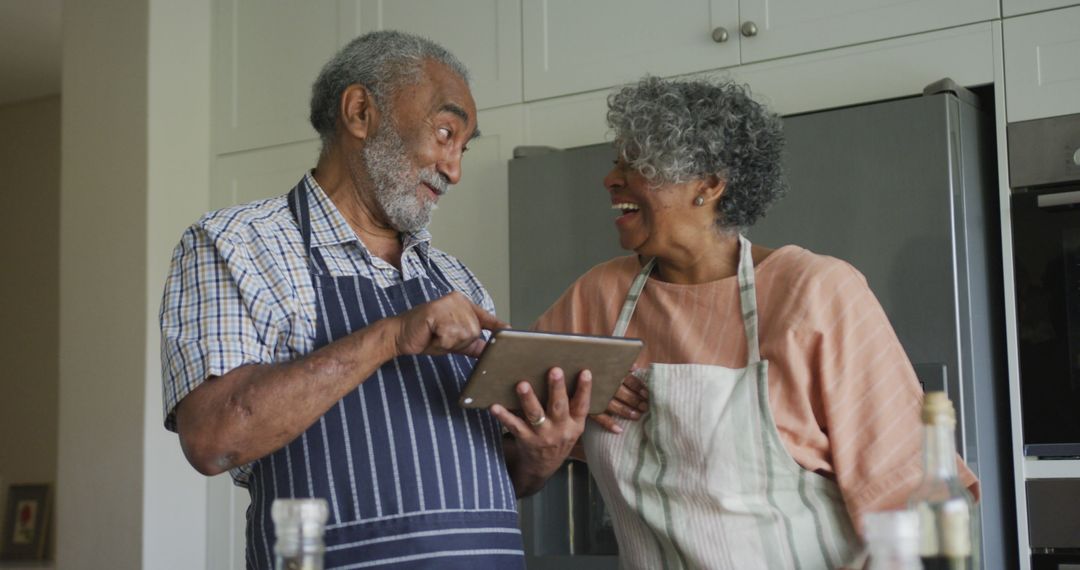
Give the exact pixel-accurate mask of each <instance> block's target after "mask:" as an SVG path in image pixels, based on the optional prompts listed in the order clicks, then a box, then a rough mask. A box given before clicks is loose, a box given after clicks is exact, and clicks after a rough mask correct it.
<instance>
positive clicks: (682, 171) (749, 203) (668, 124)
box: [607, 77, 787, 230]
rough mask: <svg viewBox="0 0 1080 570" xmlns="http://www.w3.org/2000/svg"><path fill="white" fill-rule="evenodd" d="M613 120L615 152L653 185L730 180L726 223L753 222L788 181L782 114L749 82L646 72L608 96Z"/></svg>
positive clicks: (722, 210) (720, 209)
mask: <svg viewBox="0 0 1080 570" xmlns="http://www.w3.org/2000/svg"><path fill="white" fill-rule="evenodd" d="M607 121H608V125H609V126H610V127H611V128H612V130H614V131H615V150H616V152H618V154H619V156H620V157H621V158H622V159H623V160H624V161H626V163H627V164H628V165H630V167H632V168H634V169H635V170H637V171H638V172H639V173H641V175H642V176H643V177H645V179H646V180H648V181H649V182H650V184H651V185H653V186H663V185H666V184H678V183H681V182H687V181H690V180H694V179H705V178H708V177H709V176H716V177H718V178H719V179H720V180H724V181H726V182H727V187H726V189H725V190H724V193H723V195H722V196H721V198H720V200H719V202H718V205H717V212H716V213H717V225H718V226H719V228H720V229H727V230H733V229H742V228H748V227H750V226H752V225H753V224H754V222H756V221H757V220H758V219H759V218H761V217H762V216H763V215H764V214H765V211H766V210H767V209H768V208H769V206H771V205H772V204H773V203H774V202H775V201H776V200H777V199H779V198H780V196H782V195H783V193H784V191H785V189H786V188H787V185H786V183H785V181H784V177H783V172H782V166H781V158H782V153H783V149H784V135H783V131H782V128H781V124H780V117H778V116H777V115H776V114H775V113H773V112H772V111H770V110H769V109H768V108H766V107H765V106H764V105H762V104H760V103H758V102H756V101H754V99H753V98H752V97H751V95H750V89H749V88H748V87H746V86H745V85H741V84H739V83H736V82H734V81H731V80H727V79H717V78H711V79H674V80H669V79H660V78H657V77H646V78H645V79H642V80H641V81H639V82H638V83H636V84H633V85H628V86H625V87H623V88H622V89H620V90H618V91H616V92H615V93H613V94H611V95H610V96H609V97H608V113H607Z"/></svg>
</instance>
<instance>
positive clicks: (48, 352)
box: [0, 97, 60, 512]
mask: <svg viewBox="0 0 1080 570" xmlns="http://www.w3.org/2000/svg"><path fill="white" fill-rule="evenodd" d="M0 134H2V136H0V196H3V201H4V208H3V210H4V221H3V223H0V243H3V244H6V245H5V247H3V248H0V267H2V268H3V270H2V271H3V276H4V277H3V278H2V279H0V323H3V326H2V327H0V362H3V363H4V372H3V373H2V374H0V482H2V483H3V487H2V488H0V491H2V492H0V506H2V505H3V504H4V502H5V500H6V499H7V486H8V485H9V484H11V483H53V482H55V481H56V425H57V378H58V371H57V366H58V364H57V363H58V360H57V358H58V354H59V350H58V348H57V341H58V340H59V339H58V335H59V332H58V327H59V301H60V293H59V289H58V287H59V277H58V271H59V263H60V261H59V255H60V244H59V240H60V233H59V223H60V220H59V216H60V98H59V97H48V98H44V99H37V100H33V101H27V102H20V103H13V104H9V105H3V106H0ZM0 512H3V511H0Z"/></svg>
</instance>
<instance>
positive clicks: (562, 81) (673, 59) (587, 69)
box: [521, 0, 739, 101]
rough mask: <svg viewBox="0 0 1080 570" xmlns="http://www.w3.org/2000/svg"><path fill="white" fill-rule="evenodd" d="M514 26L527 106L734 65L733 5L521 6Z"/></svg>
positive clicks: (710, 0) (648, 1)
mask: <svg viewBox="0 0 1080 570" xmlns="http://www.w3.org/2000/svg"><path fill="white" fill-rule="evenodd" d="M521 21H522V41H523V42H524V43H523V47H522V52H523V53H522V55H523V61H524V73H525V99H526V100H530V101H531V100H536V99H544V98H547V97H554V96H557V95H565V94H568V93H577V92H582V91H589V90H593V89H599V88H602V87H610V86H612V85H618V84H620V83H625V82H628V81H634V80H636V79H638V78H640V77H641V76H642V75H645V74H646V73H650V72H651V73H654V74H656V75H679V74H683V73H690V72H693V71H700V70H703V69H716V68H721V67H730V66H732V65H738V63H739V40H738V38H739V33H738V27H739V3H738V0H695V1H693V2H663V1H659V0H635V1H625V0H590V1H589V2H575V1H574V0H524V4H523V6H522V18H521ZM713 32H716V39H715V40H714V36H713ZM724 34H726V36H725V35H724ZM721 40H723V41H721Z"/></svg>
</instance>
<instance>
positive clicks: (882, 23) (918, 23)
mask: <svg viewBox="0 0 1080 570" xmlns="http://www.w3.org/2000/svg"><path fill="white" fill-rule="evenodd" d="M739 5H740V8H741V12H740V16H741V18H742V20H741V22H740V24H741V26H744V27H750V26H751V25H752V26H753V27H754V28H756V31H755V32H754V33H753V35H748V33H749V32H747V33H744V34H743V35H742V38H741V39H742V41H741V47H742V61H743V63H748V62H753V61H761V60H766V59H773V58H778V57H784V56H787V55H794V54H798V53H807V52H811V51H817V50H822V49H828V48H833V47H839V46H844V45H852V44H857V43H863V42H870V41H874V40H882V39H886V38H892V37H897V36H904V35H908V34H916V33H919V32H926V31H930V30H938V29H943V28H949V27H952V26H959V25H962V24H969V23H973V22H982V21H987V20H991V19H993V18H996V17H997V16H998V0H948V1H945V2H942V1H941V0H742V1H741V2H740V4H739ZM743 31H745V30H743Z"/></svg>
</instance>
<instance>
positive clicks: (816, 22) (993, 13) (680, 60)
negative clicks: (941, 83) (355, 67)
mask: <svg viewBox="0 0 1080 570" xmlns="http://www.w3.org/2000/svg"><path fill="white" fill-rule="evenodd" d="M998 14H999V9H998V4H997V0H955V1H951V2H946V3H941V2H938V1H936V0H908V1H906V2H874V3H872V4H869V5H868V4H867V3H866V2H864V1H860V0H815V1H813V2H807V1H805V0H698V1H695V2H678V3H666V2H661V1H660V0H635V1H633V2H620V1H619V0H597V1H593V2H588V3H579V2H573V1H572V0H524V5H523V8H522V25H523V31H522V39H523V42H524V47H523V59H524V74H525V99H526V100H528V101H532V100H537V99H543V98H546V97H554V96H558V95H566V94H570V93H578V92H583V91H589V90H592V89H599V88H603V87H610V86H613V85H618V84H619V83H624V82H627V81H633V80H635V79H637V78H639V77H641V76H642V75H645V74H647V73H653V74H656V75H667V76H670V75H680V74H685V73H692V72H695V71H705V70H710V69H720V68H725V67H731V66H735V65H739V64H740V63H751V62H758V61H763V60H769V59H776V58H781V57H785V56H790V55H795V54H802V53H808V52H813V51H818V50H824V49H829V48H835V47H840V46H847V45H853V44H859V43H864V42H870V41H875V40H881V39H886V38H894V37H899V36H905V35H910V34H917V33H920V32H926V31H930V30H937V29H945V28H949V27H955V26H960V25H963V24H969V23H974V22H984V21H988V20H991V19H993V18H996V17H997V16H998ZM721 40H722V41H721Z"/></svg>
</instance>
